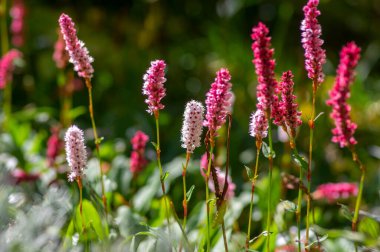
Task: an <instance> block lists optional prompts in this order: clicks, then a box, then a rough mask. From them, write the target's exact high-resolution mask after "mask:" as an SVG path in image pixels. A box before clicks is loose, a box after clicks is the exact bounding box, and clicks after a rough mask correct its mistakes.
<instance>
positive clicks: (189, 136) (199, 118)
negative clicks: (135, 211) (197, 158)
mask: <svg viewBox="0 0 380 252" xmlns="http://www.w3.org/2000/svg"><path fill="white" fill-rule="evenodd" d="M203 114H204V107H203V105H202V103H200V102H197V101H190V102H188V103H187V104H186V108H185V112H184V115H183V117H184V120H183V125H182V136H181V142H182V145H181V146H182V147H183V148H185V149H186V163H185V165H184V166H183V169H182V182H183V202H182V205H183V224H182V226H183V230H186V220H187V195H186V192H187V189H186V170H187V166H188V164H189V160H190V157H191V154H192V153H193V152H194V149H195V148H196V147H199V146H201V135H202V129H203V125H202V123H203Z"/></svg>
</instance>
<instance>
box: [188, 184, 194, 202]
mask: <svg viewBox="0 0 380 252" xmlns="http://www.w3.org/2000/svg"><path fill="white" fill-rule="evenodd" d="M194 188H195V185H192V186H191V187H190V189H189V190H188V191H187V193H186V200H187V202H189V201H190V199H191V195H192V194H193V191H194Z"/></svg>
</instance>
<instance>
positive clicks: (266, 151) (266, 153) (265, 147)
mask: <svg viewBox="0 0 380 252" xmlns="http://www.w3.org/2000/svg"><path fill="white" fill-rule="evenodd" d="M261 150H262V152H263V155H264V157H266V158H269V157H270V156H272V158H275V157H276V153H275V152H274V150H272V152H271V150H270V147H269V145H268V144H267V143H266V142H263V144H262V147H261Z"/></svg>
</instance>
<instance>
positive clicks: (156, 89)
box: [143, 60, 170, 228]
mask: <svg viewBox="0 0 380 252" xmlns="http://www.w3.org/2000/svg"><path fill="white" fill-rule="evenodd" d="M165 68H166V64H165V62H164V61H163V60H155V61H152V62H151V63H150V68H149V69H148V70H147V72H146V74H145V75H144V77H143V79H144V85H143V94H144V95H146V96H147V98H146V99H145V103H146V104H147V105H148V110H147V112H148V113H150V114H151V115H154V118H155V122H156V136H157V142H156V144H155V147H156V155H157V166H158V169H159V171H160V182H161V190H162V194H163V196H164V201H165V210H166V220H167V223H168V228H170V221H169V207H168V204H167V199H166V190H165V176H164V171H163V169H162V165H161V148H160V127H159V117H160V112H159V111H160V110H161V109H163V108H164V107H165V106H164V105H163V104H162V103H161V100H162V99H163V98H164V97H165V95H166V89H165V87H164V83H165V82H166V78H165Z"/></svg>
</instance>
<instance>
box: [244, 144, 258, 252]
mask: <svg viewBox="0 0 380 252" xmlns="http://www.w3.org/2000/svg"><path fill="white" fill-rule="evenodd" d="M261 143H262V142H261V140H259V141H257V140H256V147H257V148H256V164H255V172H254V175H253V180H252V187H251V203H250V205H249V220H248V232H247V238H246V240H245V251H248V249H249V241H250V239H251V222H252V209H253V196H254V193H255V185H256V178H257V172H258V167H259V158H260V149H261Z"/></svg>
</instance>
